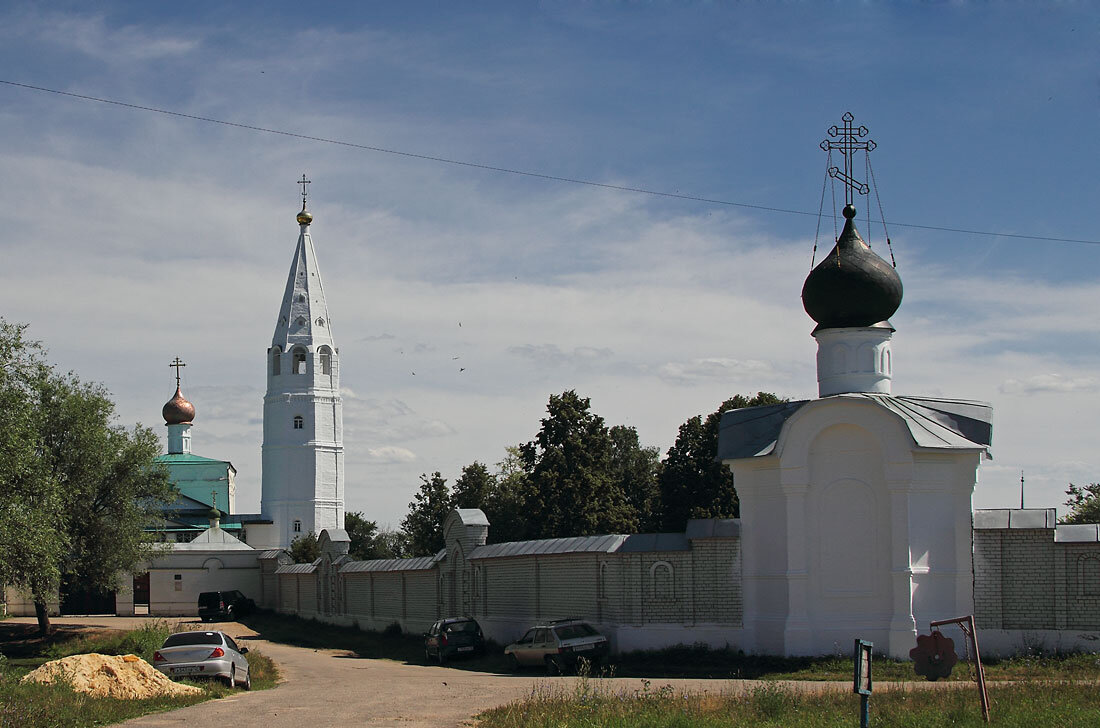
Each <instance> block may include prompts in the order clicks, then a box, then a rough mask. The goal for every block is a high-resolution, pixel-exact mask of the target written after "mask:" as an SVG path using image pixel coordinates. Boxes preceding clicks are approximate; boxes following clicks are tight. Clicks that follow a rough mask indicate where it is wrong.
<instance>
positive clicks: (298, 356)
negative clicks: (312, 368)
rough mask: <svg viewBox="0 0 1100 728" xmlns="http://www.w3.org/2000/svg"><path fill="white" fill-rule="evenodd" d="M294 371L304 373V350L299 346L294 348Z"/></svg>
mask: <svg viewBox="0 0 1100 728" xmlns="http://www.w3.org/2000/svg"><path fill="white" fill-rule="evenodd" d="M294 373H295V374H305V373H306V350H305V349H302V348H300V347H299V348H297V349H295V350H294Z"/></svg>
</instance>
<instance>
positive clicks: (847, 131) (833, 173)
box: [303, 111, 878, 205]
mask: <svg viewBox="0 0 1100 728" xmlns="http://www.w3.org/2000/svg"><path fill="white" fill-rule="evenodd" d="M840 118H841V120H842V121H843V122H844V126H843V127H839V126H837V125H835V124H834V125H833V126H831V127H829V136H830V137H832V139H826V140H824V141H823V142H821V144H820V145H819V146H820V147H821V149H822V150H823V151H826V152H831V151H832V150H834V149H839V150H840V153H841V154H842V155H844V170H843V171H841V169H840V168H839V167H829V176H830V177H832V178H833V179H839V180H840V181H842V182H843V183H844V204H845V205H850V204H852V190H855V191H857V192H859V194H861V195H866V194H867V193H868V192H870V191H871V188H870V186H869V185H868V184H867V183H866V182H860V181H859V180H857V179H856V178H855V177H853V176H852V157H853V156H855V153H856V152H857V151H859V150H865V151H868V152H873V151H874V150H875V147H877V146H878V145H877V144H875V142H874V140H872V139H864V137H866V136H867V134H868V133H869V131H868V129H867V127H865V126H859V127H855V126H852V121H854V120H855V117H854V116H852V112H850V111H846V112H844V116H842V117H840ZM834 140H835V141H834ZM303 177H304V175H303Z"/></svg>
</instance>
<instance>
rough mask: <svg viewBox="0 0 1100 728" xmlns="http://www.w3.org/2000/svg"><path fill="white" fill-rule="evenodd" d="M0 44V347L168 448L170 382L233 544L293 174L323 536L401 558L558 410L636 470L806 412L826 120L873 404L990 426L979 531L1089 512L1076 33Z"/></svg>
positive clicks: (871, 25) (548, 26) (849, 31)
mask: <svg viewBox="0 0 1100 728" xmlns="http://www.w3.org/2000/svg"><path fill="white" fill-rule="evenodd" d="M0 23H2V25H3V27H4V28H5V29H6V33H5V42H4V44H3V45H2V46H0V81H3V82H4V83H0V139H3V142H4V143H3V147H2V149H0V178H2V179H3V181H4V184H3V189H4V193H5V194H4V205H5V207H6V209H7V210H8V213H7V219H8V223H7V226H6V231H5V234H3V235H2V236H0V253H2V255H3V260H4V262H5V265H4V266H3V269H2V273H0V283H2V285H0V315H2V316H3V317H4V318H6V319H7V320H9V321H12V322H22V323H26V324H28V325H29V327H30V328H29V335H30V336H31V338H35V339H39V340H41V341H42V342H43V343H44V344H45V345H46V347H47V348H48V349H49V355H50V360H51V361H52V362H53V363H54V364H55V365H56V366H57V367H58V368H59V369H61V370H66V371H67V370H72V371H74V372H76V373H77V374H78V375H79V376H80V377H81V378H82V379H85V380H89V381H96V382H101V383H103V384H104V385H105V386H106V387H107V389H109V391H110V392H111V394H112V395H113V397H114V399H115V401H116V402H117V405H118V414H119V423H120V424H125V425H128V426H129V425H132V424H133V423H136V422H141V423H143V424H145V425H147V426H150V427H153V428H154V429H155V430H156V431H157V432H158V434H160V435H161V437H162V438H163V437H164V435H165V429H164V424H163V420H162V419H161V418H160V409H161V407H162V405H163V404H164V402H166V401H167V400H168V399H169V398H170V397H171V395H172V393H173V391H174V386H175V381H174V370H172V369H171V368H169V366H168V365H169V362H171V361H172V359H173V358H174V357H176V356H180V357H181V358H182V359H183V360H184V361H185V362H187V367H186V368H185V369H184V370H183V389H184V393H185V394H186V396H187V397H188V398H189V399H190V400H191V401H192V402H193V403H194V405H195V407H196V410H197V415H196V418H195V425H194V429H193V430H192V437H193V450H194V452H196V453H197V454H201V455H205V456H208V457H214V458H218V459H227V460H230V461H232V463H233V464H234V466H235V467H236V468H237V471H238V474H237V483H238V499H237V511H238V512H256V511H258V510H259V501H260V477H261V474H260V445H261V439H262V431H261V425H262V422H261V416H262V401H263V393H264V389H265V386H266V379H265V355H266V350H267V347H268V346H270V344H271V337H272V334H273V331H274V328H275V322H276V317H277V314H278V311H279V304H280V300H281V297H282V293H283V289H284V286H285V283H286V276H287V271H288V269H289V265H290V260H291V256H292V254H293V251H294V246H295V243H296V241H297V237H298V226H297V224H296V222H295V220H294V216H295V214H296V213H297V211H298V209H299V207H300V204H301V197H300V193H299V188H298V187H297V186H296V185H295V180H297V179H299V178H300V177H301V176H302V174H306V175H307V176H308V178H309V179H310V180H312V184H311V185H310V187H309V190H310V197H309V204H310V210H311V211H312V213H313V214H314V223H313V225H312V227H311V233H312V236H313V241H314V244H315V246H316V250H317V254H318V258H319V261H320V267H321V273H322V275H323V279H324V284H325V291H326V294H327V298H328V304H329V310H330V313H331V317H332V332H333V334H334V336H335V339H336V343H337V345H338V346H339V351H340V364H341V380H342V381H341V383H342V390H343V391H342V394H343V401H344V423H345V436H344V445H345V450H346V474H347V475H346V489H347V498H346V505H347V508H348V510H351V511H362V512H363V513H364V514H365V515H366V516H367V517H368V518H370V519H373V520H376V521H378V522H379V523H380V524H381V525H383V526H389V527H396V526H398V525H399V524H400V521H401V519H402V518H403V516H404V515H405V513H406V512H407V508H408V504H409V502H410V501H411V500H412V499H413V496H414V494H415V492H416V490H417V488H418V486H419V484H420V480H419V476H420V474H421V473H431V472H434V471H436V470H438V471H440V472H441V473H442V474H443V476H444V477H446V478H447V479H448V480H449V481H452V482H453V479H454V478H455V477H456V476H458V474H459V472H460V470H461V468H462V467H463V466H464V465H467V464H469V463H471V462H473V461H475V460H477V461H481V462H484V463H488V464H489V465H490V466H492V465H493V464H495V463H497V462H499V461H500V460H501V459H502V458H503V457H504V455H505V448H506V447H507V446H510V445H515V444H517V443H520V442H526V441H528V440H531V439H533V437H534V436H535V434H536V433H537V431H538V428H539V420H540V418H541V417H543V416H544V415H545V408H546V402H547V399H548V398H549V396H550V395H551V394H560V393H561V392H563V391H565V390H568V389H575V390H577V392H578V393H580V394H581V395H582V396H585V397H589V398H591V404H592V409H593V411H594V412H595V413H597V414H599V415H600V416H602V417H604V418H605V420H606V421H607V423H608V424H609V425H615V424H624V425H629V426H633V427H635V428H637V430H638V433H639V435H640V437H641V440H642V442H643V444H646V445H652V446H656V447H657V448H659V449H660V451H661V453H662V455H663V453H664V452H665V451H666V450H667V449H668V447H669V446H670V445H672V443H673V441H674V440H675V437H676V432H677V428H678V427H679V425H680V424H681V423H682V422H684V421H685V420H686V419H688V418H689V417H692V416H694V415H697V414H707V413H710V412H712V411H714V409H715V408H716V407H717V406H718V404H719V403H720V402H722V401H723V400H724V399H726V398H728V397H730V396H732V395H733V394H735V393H745V394H751V393H755V392H757V391H770V392H774V393H776V394H779V395H781V396H787V397H791V398H794V399H803V398H811V397H814V396H816V392H817V388H816V372H815V363H814V357H815V351H816V346H815V342H814V340H813V339H812V338H811V336H810V332H811V331H812V329H813V326H814V324H813V322H812V321H811V320H810V319H809V317H808V316H807V315H806V314H805V312H804V311H803V309H802V305H801V301H800V298H799V296H800V292H801V287H802V283H803V281H804V279H805V276H806V274H807V273H808V271H809V270H810V267H811V261H812V260H814V259H816V260H820V258H821V256H822V255H824V254H825V253H827V252H828V249H829V248H830V247H831V246H832V242H833V240H832V238H833V236H834V234H835V228H834V217H833V216H832V213H833V211H834V210H836V209H838V207H834V205H833V195H832V191H831V189H830V187H829V186H828V185H825V184H824V182H825V175H824V172H825V168H826V155H825V153H824V152H823V151H822V150H821V149H819V148H818V144H819V143H820V142H821V141H822V139H824V138H825V137H826V130H827V129H828V128H829V127H830V126H832V125H834V124H837V123H839V122H840V118H841V115H842V114H843V113H844V112H846V111H850V112H851V113H853V114H854V115H855V119H856V123H857V124H863V125H866V126H867V127H868V128H869V129H870V138H872V139H874V140H875V142H876V143H877V145H878V147H877V149H876V150H875V151H874V152H873V153H872V155H871V164H872V169H873V174H874V181H875V183H876V187H877V190H878V193H879V194H878V200H877V201H876V200H875V199H874V197H872V198H870V200H869V199H868V198H864V197H860V198H858V199H857V200H856V205H857V207H858V208H859V215H860V217H859V219H858V221H857V222H858V225H859V227H860V229H861V231H862V232H863V233H864V236H865V238H867V239H868V242H870V243H871V245H872V247H873V248H874V249H875V250H876V251H878V252H879V253H880V254H882V255H884V257H885V256H888V255H889V250H886V249H885V248H886V246H885V245H884V243H885V237H886V236H885V235H884V226H883V223H882V222H881V220H882V218H883V217H884V219H885V221H886V224H885V230H886V231H887V233H888V236H889V238H890V242H891V246H890V247H891V248H892V250H893V254H894V255H895V257H896V260H897V269H898V272H899V274H900V276H901V278H902V281H903V282H904V285H905V298H904V301H903V303H902V306H901V309H900V310H899V311H898V313H897V314H896V315H895V316H893V317H892V319H891V321H892V323H893V324H894V326H895V328H896V329H897V333H896V334H895V336H894V343H893V352H894V393H895V394H913V395H924V396H943V397H956V398H964V399H974V400H982V401H987V402H990V403H991V404H992V405H993V411H994V437H993V446H992V451H991V452H992V455H993V458H992V459H991V460H988V461H986V462H984V463H983V465H982V467H981V473H980V476H979V483H978V486H977V488H976V489H975V494H974V505H975V506H976V507H979V508H992V507H1014V506H1018V505H1019V502H1020V476H1021V472H1023V474H1024V476H1025V484H1026V485H1025V499H1026V505H1027V506H1029V507H1059V513H1060V514H1062V513H1064V512H1065V510H1066V509H1065V508H1064V507H1063V506H1062V503H1063V501H1065V499H1066V495H1065V490H1066V488H1067V487H1068V484H1069V483H1071V482H1073V483H1079V484H1080V483H1087V482H1095V481H1097V480H1100V455H1098V452H1097V447H1096V434H1097V428H1096V421H1097V416H1096V413H1097V411H1098V410H1100V369H1098V365H1100V346H1098V345H1100V317H1098V316H1097V315H1096V308H1097V304H1096V302H1097V301H1098V300H1100V282H1098V280H1097V271H1098V270H1100V226H1098V225H1097V220H1098V216H1097V202H1096V201H1097V200H1100V182H1098V180H1100V175H1097V172H1096V168H1097V163H1098V162H1100V134H1098V130H1100V113H1098V112H1100V4H1097V3H1084V2H1058V3H1042V2H1040V3H1010V2H1006V3H996V4H991V3H965V2H940V3H937V2H928V3H905V2H895V3H885V2H884V3H866V2H863V3H859V2H843V1H841V2H834V3H793V2H787V3H749V2H742V3H702V2H650V3H644V2H632V3H615V2H538V3H536V2H523V3H517V2H500V3H492V2H477V3H449V2H416V1H415V0H413V1H410V2H403V3H393V4H381V3H377V4H375V3H370V4H368V3H300V2H298V3H263V4H259V3H257V4H240V3H204V2H192V3H185V4H181V3H143V2H141V3H138V2H135V3H123V2H111V1H110V0H107V1H106V2H101V3H96V4H95V8H94V9H91V8H90V7H89V6H88V5H87V4H85V3H75V2H73V3H65V2H57V3H51V4H50V8H45V7H39V6H38V5H32V4H24V3H2V4H0ZM12 84H23V85H24V86H16V85H12ZM26 86H36V87H41V88H45V89H52V90H54V91H62V92H66V93H69V94H78V95H81V96H91V97H97V98H102V99H109V100H112V101H117V102H122V103H125V104H131V105H134V106H141V107H151V108H156V109H163V110H168V111H172V112H176V113H178V114H184V115H189V116H191V117H205V118H209V119H217V120H220V121H224V122H229V123H230V124H235V125H243V126H251V127H262V128H265V129H271V130H277V131H282V132H288V133H289V134H291V135H288V134H276V133H269V132H261V131H255V130H249V129H245V128H242V126H231V125H228V124H216V123H211V122H207V121H202V120H198V119H194V118H186V117H182V116H172V115H167V114H161V113H155V112H151V111H146V110H141V109H136V108H132V107H126V106H120V105H117V104H105V103H101V102H96V101H92V100H87V99H80V98H74V97H72V96H64V95H60V94H57V93H50V92H47V91H41V90H34V89H30V88H26ZM294 134H296V135H301V136H292V135H294ZM303 136H304V137H314V138H315V139H306V138H302V137H303ZM317 139H327V140H334V141H336V142H344V143H345V144H336V143H330V142H325V141H318V140H317ZM354 145H359V146H354ZM363 147H372V148H374V149H373V150H372V149H366V148H363ZM378 149H385V150H390V151H391V152H402V153H404V154H394V153H388V152H383V151H377V150H378ZM409 155H420V156H409ZM423 157H435V158H442V159H449V160H454V161H461V162H468V163H471V164H474V165H481V166H467V165H457V164H449V163H445V162H440V161H432V160H429V159H424V158H423ZM486 167H497V168H506V169H512V170H521V171H527V172H532V173H535V174H538V175H544V177H533V176H523V175H516V174H508V173H503V172H499V171H493V170H490V169H487V168H486ZM855 171H856V173H857V176H859V177H864V176H866V175H865V172H866V171H867V170H866V167H865V166H863V162H862V160H860V161H859V164H858V165H857V169H856V170H855ZM547 177H562V178H570V179H579V180H586V181H590V182H594V183H598V184H601V185H608V186H603V187H599V186H591V185H580V184H571V183H567V182H562V181H556V180H552V179H547ZM614 187H630V188H642V189H647V190H652V191H658V192H664V193H670V194H672V195H681V196H684V197H695V198H703V199H702V200H691V199H683V198H677V197H669V196H660V195H648V194H642V193H638V192H630V191H626V190H622V189H614ZM823 190H824V193H823ZM835 192H836V194H837V195H838V196H839V197H840V198H841V200H842V199H843V189H842V188H836V189H835ZM823 194H824V211H825V215H824V216H823V217H819V216H818V211H819V208H820V207H821V205H822V200H823ZM731 203H732V204H731ZM880 205H881V208H880ZM767 208H774V209H767ZM880 209H881V211H882V212H881V215H880ZM784 211H786V212H784ZM790 211H794V212H790ZM797 213H803V214H797ZM868 213H870V214H871V215H872V217H870V218H869V217H868ZM934 228H950V229H954V230H955V231H954V232H952V231H949V230H943V229H934ZM958 231H977V232H980V233H984V234H971V233H966V232H958ZM1021 236H1023V237H1021ZM1027 236H1031V237H1027ZM1036 238H1057V239H1061V240H1051V239H1036ZM815 239H816V241H817V245H818V249H817V252H816V258H815V257H814V256H815V253H814V244H815ZM1067 240H1077V241H1084V242H1066V241H1067ZM414 372H415V374H414Z"/></svg>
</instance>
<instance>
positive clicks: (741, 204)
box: [0, 79, 1100, 245]
mask: <svg viewBox="0 0 1100 728" xmlns="http://www.w3.org/2000/svg"><path fill="white" fill-rule="evenodd" d="M0 83H2V84H5V85H8V86H15V87H17V88H24V89H29V90H31V91H41V92H43V93H50V94H56V95H58V96H68V97H70V98H74V99H82V100H84V101H95V102H96V103H100V104H110V105H112V106H121V107H123V108H126V109H134V110H137V111H149V112H152V113H155V114H164V115H166V116H175V117H177V118H181V119H191V120H193V121H203V122H206V123H208V124H220V125H221V126H230V127H234V128H237V129H245V130H247V131H258V132H263V133H265V134H277V135H279V136H285V137H291V138H294V139H304V140H306V141H311V142H321V143H323V144H335V145H337V146H341V147H350V148H352V149H362V150H364V151H369V152H379V153H382V154H393V155H395V156H399V157H408V158H411V159H423V160H425V161H428V162H439V163H441V164H452V165H456V166H459V167H471V168H473V169H482V170H486V171H489V172H501V173H503V174H515V175H520V176H523V177H534V178H536V179H544V180H550V181H552V182H566V183H569V184H575V185H586V186H588V187H600V188H603V189H608V190H618V191H620V192H635V193H638V194H642V195H652V196H654V197H668V198H672V199H676V200H688V201H691V202H704V203H707V204H711V205H725V206H727V207H744V208H747V209H750V210H762V211H764V212H779V213H783V214H786V215H804V216H806V217H816V216H817V215H818V213H815V212H809V211H806V210H791V209H788V208H784V207H772V206H769V205H756V204H752V203H748V202H733V201H732V200H720V199H716V198H712V197H697V196H695V195H682V194H679V193H676V192H663V191H661V190H651V189H647V188H645V187H630V186H627V185H613V184H608V183H606V182H595V181H593V180H587V179H580V178H576V177H561V176H558V175H553V174H543V173H541V172H531V171H527V170H522V169H511V168H509V167H496V166H493V165H491V164H479V163H477V162H466V161H462V160H459V159H448V158H447V157H436V156H433V155H430V154H417V153H415V152H405V151H401V150H399V149H387V148H385V147H376V146H372V145H370V144H357V143H355V142H348V141H343V140H340V139H329V138H326V137H319V136H312V135H310V134H299V133H297V132H292V131H285V130H283V129H270V128H267V127H263V126H254V125H252V124H240V123H237V122H235V121H226V120H224V119H214V118H212V117H209V116H197V115H195V114H185V113H183V112H181V111H171V110H169V109H160V108H157V107H155V106H142V105H141V104H131V103H127V102H125V101H116V100H114V99H105V98H101V97H99V96H88V95H86V94H77V93H72V92H70V91H61V90H59V89H53V88H46V87H44V86H33V85H31V84H27V83H18V82H16V81H7V80H4V79H0ZM888 222H889V223H890V224H891V225H895V226H897V227H907V228H914V229H917V230H935V231H937V232H947V233H961V234H963V235H982V236H986V237H995V238H996V237H1002V238H1016V239H1019V240H1039V241H1044V242H1052V243H1081V244H1084V245H1100V240H1082V239H1078V238H1054V237H1048V236H1045V235H1021V234H1019V233H995V232H989V231H987V230H968V229H965V228H953V227H943V226H939V225H920V224H917V223H908V222H894V221H888Z"/></svg>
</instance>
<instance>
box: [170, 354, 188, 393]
mask: <svg viewBox="0 0 1100 728" xmlns="http://www.w3.org/2000/svg"><path fill="white" fill-rule="evenodd" d="M168 366H169V367H175V368H176V388H177V389H178V388H179V386H180V367H185V366H187V365H186V364H184V363H183V360H181V359H180V358H179V357H178V356H177V357H176V360H175V361H173V362H172V363H171V364H169V365H168Z"/></svg>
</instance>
